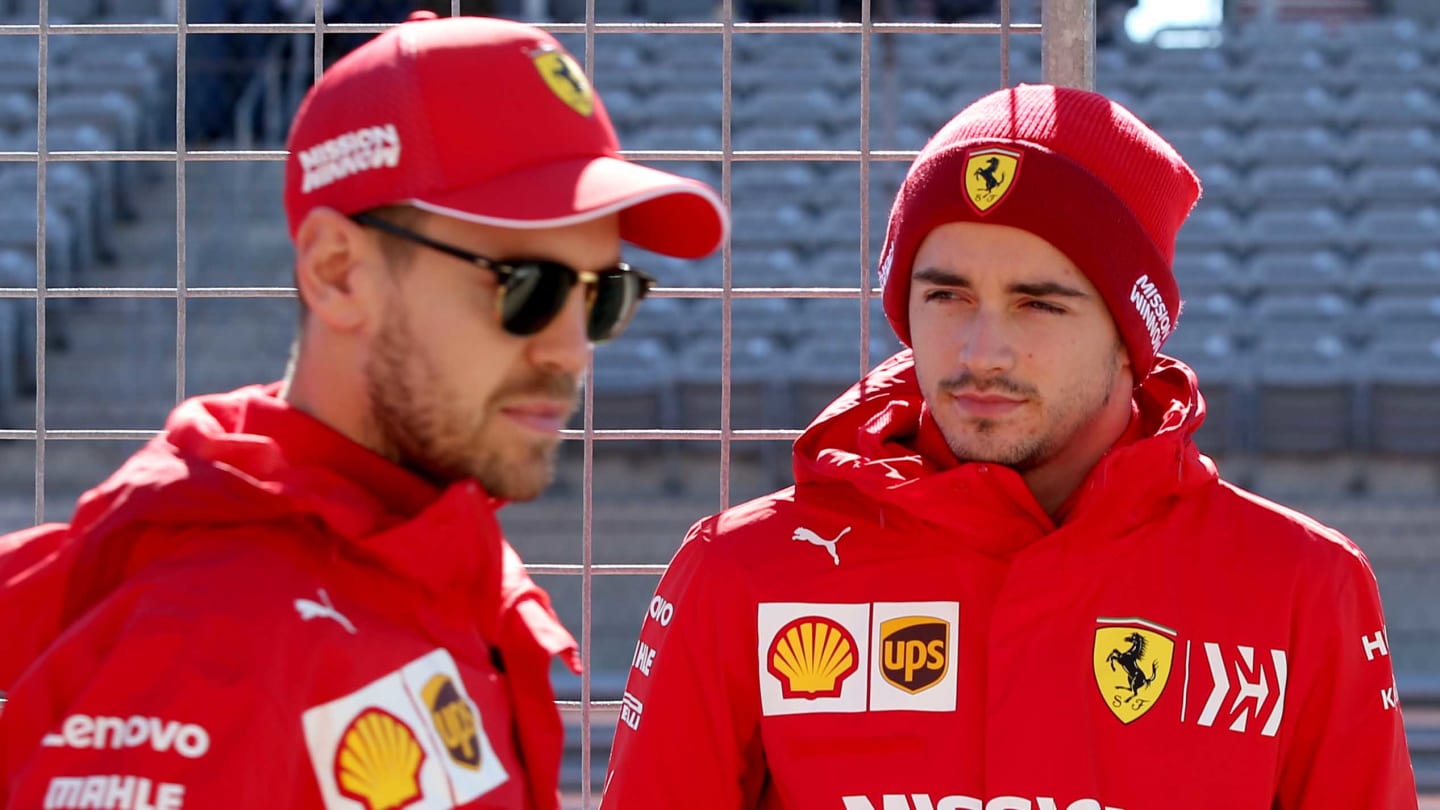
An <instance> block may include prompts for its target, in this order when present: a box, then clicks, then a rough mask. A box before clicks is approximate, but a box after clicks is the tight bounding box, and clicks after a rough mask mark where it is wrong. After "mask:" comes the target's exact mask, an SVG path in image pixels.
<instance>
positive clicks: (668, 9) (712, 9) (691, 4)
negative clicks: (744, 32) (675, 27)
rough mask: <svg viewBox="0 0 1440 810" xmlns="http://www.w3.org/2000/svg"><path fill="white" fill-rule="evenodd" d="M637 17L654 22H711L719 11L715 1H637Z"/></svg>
mask: <svg viewBox="0 0 1440 810" xmlns="http://www.w3.org/2000/svg"><path fill="white" fill-rule="evenodd" d="M638 4H639V16H640V17H641V18H642V19H645V20H652V21H655V22H696V21H705V20H713V19H715V17H716V14H717V12H718V11H719V5H718V4H717V3H716V2H715V0H639V3H638Z"/></svg>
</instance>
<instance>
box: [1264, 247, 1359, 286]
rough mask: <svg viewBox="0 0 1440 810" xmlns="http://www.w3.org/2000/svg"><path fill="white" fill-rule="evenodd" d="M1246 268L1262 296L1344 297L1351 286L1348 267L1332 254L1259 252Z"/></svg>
mask: <svg viewBox="0 0 1440 810" xmlns="http://www.w3.org/2000/svg"><path fill="white" fill-rule="evenodd" d="M1248 264H1249V275H1250V277H1251V278H1252V279H1253V280H1254V282H1255V286H1256V287H1257V288H1258V289H1259V290H1260V291H1261V293H1262V294H1263V295H1273V294H1275V293H1305V294H1310V295H1317V294H1324V293H1330V294H1337V293H1338V294H1342V295H1345V294H1349V293H1350V292H1351V290H1352V289H1353V286H1354V279H1353V274H1352V273H1351V270H1350V263H1349V262H1348V261H1347V260H1345V259H1344V258H1342V256H1341V254H1339V253H1337V252H1335V251H1333V250H1325V249H1316V250H1309V249H1305V248H1299V249H1296V250H1277V251H1261V252H1259V253H1256V254H1254V255H1253V256H1251V257H1250V260H1249V262H1248Z"/></svg>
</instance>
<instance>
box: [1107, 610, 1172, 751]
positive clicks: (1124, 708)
mask: <svg viewBox="0 0 1440 810" xmlns="http://www.w3.org/2000/svg"><path fill="white" fill-rule="evenodd" d="M1096 625H1097V626H1096V628H1095V653H1094V659H1095V685H1096V686H1098V687H1099V688H1100V698H1101V699H1102V700H1104V701H1105V705H1106V707H1108V708H1109V709H1110V711H1111V712H1112V713H1113V714H1114V715H1115V717H1117V718H1118V719H1119V720H1120V722H1122V723H1125V724H1126V725H1129V724H1130V723H1133V722H1134V721H1136V720H1138V719H1140V718H1141V717H1143V716H1144V715H1145V713H1146V712H1148V711H1150V709H1152V708H1153V707H1154V706H1155V703H1156V702H1157V701H1158V700H1160V696H1161V695H1162V694H1164V692H1165V684H1166V683H1168V682H1169V680H1170V669H1171V666H1172V664H1173V663H1174V660H1175V631H1174V630H1171V629H1170V628H1168V627H1164V626H1162V625H1158V624H1155V623H1153V622H1148V621H1145V620H1144V619H1137V618H1127V619H1105V618H1101V619H1096Z"/></svg>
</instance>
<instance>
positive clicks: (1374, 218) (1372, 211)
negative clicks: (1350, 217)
mask: <svg viewBox="0 0 1440 810" xmlns="http://www.w3.org/2000/svg"><path fill="white" fill-rule="evenodd" d="M1353 226H1354V227H1353V230H1354V232H1355V238H1356V240H1357V242H1358V243H1359V244H1360V245H1361V246H1363V247H1365V248H1367V249H1377V248H1388V247H1391V246H1396V245H1413V246H1417V247H1432V246H1434V245H1437V244H1440V208H1435V207H1432V206H1413V205H1411V206H1398V205H1376V206H1367V207H1366V208H1364V209H1363V210H1361V211H1360V212H1359V213H1358V214H1356V216H1355V218H1354V221H1353Z"/></svg>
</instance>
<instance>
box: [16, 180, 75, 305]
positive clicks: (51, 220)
mask: <svg viewBox="0 0 1440 810" xmlns="http://www.w3.org/2000/svg"><path fill="white" fill-rule="evenodd" d="M35 208H36V207H35V205H33V201H32V204H27V205H23V206H15V207H14V208H13V210H11V211H10V212H9V213H7V214H6V216H4V217H0V250H13V251H17V252H19V253H21V254H26V255H29V256H34V255H35V234H36V220H37V219H38V217H37V215H36V210H35ZM74 230H75V229H74V226H73V224H72V223H71V222H70V220H69V219H68V218H67V217H66V216H65V214H64V213H63V212H62V211H61V210H60V209H58V208H56V207H55V206H54V205H51V204H49V203H48V202H47V204H46V206H45V280H46V286H48V287H70V286H74V284H75V270H76V268H77V266H78V265H79V263H80V257H79V255H78V247H77V240H76V237H75V232H74ZM57 303H62V302H57ZM63 303H66V304H68V303H69V302H63Z"/></svg>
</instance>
